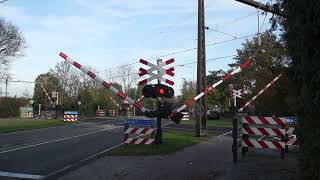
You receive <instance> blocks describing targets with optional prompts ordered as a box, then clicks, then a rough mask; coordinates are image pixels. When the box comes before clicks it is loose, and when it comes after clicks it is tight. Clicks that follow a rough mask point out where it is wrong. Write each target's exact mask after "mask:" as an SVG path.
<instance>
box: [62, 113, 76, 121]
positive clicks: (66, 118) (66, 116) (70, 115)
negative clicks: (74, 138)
mask: <svg viewBox="0 0 320 180" xmlns="http://www.w3.org/2000/svg"><path fill="white" fill-rule="evenodd" d="M63 121H64V122H76V121H78V112H77V111H65V112H64V115H63Z"/></svg>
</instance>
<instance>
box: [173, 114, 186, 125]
mask: <svg viewBox="0 0 320 180" xmlns="http://www.w3.org/2000/svg"><path fill="white" fill-rule="evenodd" d="M183 116H184V115H183V114H182V113H181V112H178V113H176V114H174V115H173V116H172V117H171V120H172V121H173V122H175V123H176V124H179V123H180V121H181V119H182V118H183Z"/></svg>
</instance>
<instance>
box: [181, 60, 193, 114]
mask: <svg viewBox="0 0 320 180" xmlns="http://www.w3.org/2000/svg"><path fill="white" fill-rule="evenodd" d="M178 66H179V67H188V68H191V69H192V84H191V86H192V88H193V83H194V68H193V67H191V66H188V65H178ZM192 96H193V97H194V96H195V92H194V90H193V91H192ZM192 118H193V119H194V104H193V105H192Z"/></svg>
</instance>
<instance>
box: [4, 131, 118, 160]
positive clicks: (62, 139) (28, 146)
mask: <svg viewBox="0 0 320 180" xmlns="http://www.w3.org/2000/svg"><path fill="white" fill-rule="evenodd" d="M117 128H120V126H117V127H113V128H109V129H103V130H99V131H93V132H89V133H85V134H80V135H76V136H71V137H67V138H61V139H55V140H51V141H46V142H42V143H38V144H31V145H27V146H23V147H19V148H14V149H9V150H5V151H0V154H4V153H8V152H12V151H17V150H21V149H27V148H31V147H35V146H40V145H43V144H49V143H53V142H59V141H64V140H68V139H73V138H77V137H82V136H87V135H91V134H96V133H99V132H104V131H108V130H112V129H117Z"/></svg>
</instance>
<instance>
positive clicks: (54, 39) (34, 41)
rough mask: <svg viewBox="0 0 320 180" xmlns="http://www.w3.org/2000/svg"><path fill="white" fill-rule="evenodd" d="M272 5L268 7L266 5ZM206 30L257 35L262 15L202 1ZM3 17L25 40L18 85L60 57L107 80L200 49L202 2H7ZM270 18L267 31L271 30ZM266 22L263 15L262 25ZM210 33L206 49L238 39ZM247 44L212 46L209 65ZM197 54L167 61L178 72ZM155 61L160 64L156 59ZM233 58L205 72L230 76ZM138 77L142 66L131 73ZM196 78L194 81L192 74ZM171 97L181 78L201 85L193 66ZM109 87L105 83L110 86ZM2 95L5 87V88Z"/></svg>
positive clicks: (223, 0)
mask: <svg viewBox="0 0 320 180" xmlns="http://www.w3.org/2000/svg"><path fill="white" fill-rule="evenodd" d="M261 2H267V0H261ZM205 3H206V10H205V11H206V12H205V14H206V26H208V27H210V28H218V30H219V31H222V32H224V33H227V34H230V35H233V36H236V37H241V36H246V35H252V34H255V33H257V13H256V12H257V10H256V9H254V8H252V7H249V6H247V5H243V4H241V3H239V2H236V1H234V0H205ZM0 17H4V18H5V19H6V20H8V21H10V22H12V23H14V24H15V25H17V26H18V27H19V28H20V29H21V30H22V32H23V34H24V36H25V38H26V41H27V49H25V57H22V58H19V59H17V60H16V61H15V62H14V63H13V64H12V65H11V68H10V73H12V74H13V75H14V76H13V79H14V80H24V81H34V80H35V78H36V77H37V76H38V75H39V74H41V73H45V72H48V70H49V69H50V68H53V67H54V66H55V64H56V63H58V62H60V61H62V59H61V58H60V57H59V55H58V54H59V52H60V51H63V52H65V53H66V54H67V55H69V56H71V57H72V58H74V59H76V60H78V61H79V62H80V63H81V64H83V65H90V66H92V67H93V68H94V69H95V70H97V71H98V72H100V74H101V75H102V76H103V77H105V73H103V72H104V70H106V69H111V70H112V71H113V72H115V71H116V69H113V68H114V67H117V66H120V65H123V64H127V63H134V62H137V61H138V60H139V59H140V58H144V59H146V60H150V59H151V58H154V57H157V56H161V55H165V54H170V53H174V52H179V51H182V50H185V49H190V48H194V47H196V38H197V0H161V1H160V0H55V1H52V0H50V1H49V0H42V1H39V0H9V1H7V2H5V3H3V4H0ZM269 17H270V15H268V16H267V18H266V20H265V23H264V24H263V27H262V30H265V29H267V28H269V27H270V24H269V21H268V19H269ZM263 19H264V15H260V20H261V22H260V25H261V24H262V22H263ZM230 35H226V34H223V33H218V32H215V31H206V43H207V44H210V43H214V42H219V41H224V40H229V39H233V37H232V36H230ZM244 41H245V40H244V39H239V40H235V41H230V42H227V43H221V44H218V45H214V46H209V47H207V49H206V57H207V59H212V58H215V57H221V56H230V55H235V53H236V49H238V48H241V43H243V42H244ZM196 57H197V51H196V50H192V51H188V52H185V53H180V54H174V55H170V56H165V57H162V58H163V60H166V59H169V58H174V59H175V60H176V62H175V65H178V64H184V63H188V62H194V61H196ZM150 61H153V62H155V61H156V59H152V60H150ZM232 62H234V60H233V59H232V57H229V58H224V59H219V60H213V61H208V62H207V71H210V70H218V69H223V70H227V69H228V68H229V67H228V64H229V63H232ZM134 66H135V68H136V69H137V71H138V69H139V67H140V65H139V64H138V63H137V64H135V65H134ZM193 72H194V73H193ZM175 73H176V76H175V77H174V78H171V79H172V80H173V81H175V83H176V84H175V86H174V89H175V90H176V91H179V90H180V88H181V80H182V78H187V79H189V80H192V79H193V77H192V76H193V74H194V79H196V64H194V65H192V64H191V65H189V67H186V66H185V67H177V68H176V71H175ZM107 80H108V79H107ZM33 87H34V85H33V84H22V83H10V84H9V88H8V89H9V95H10V96H13V95H18V96H19V95H21V93H22V92H23V91H25V90H27V91H28V92H29V93H30V94H32V93H33ZM2 88H3V86H2Z"/></svg>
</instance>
